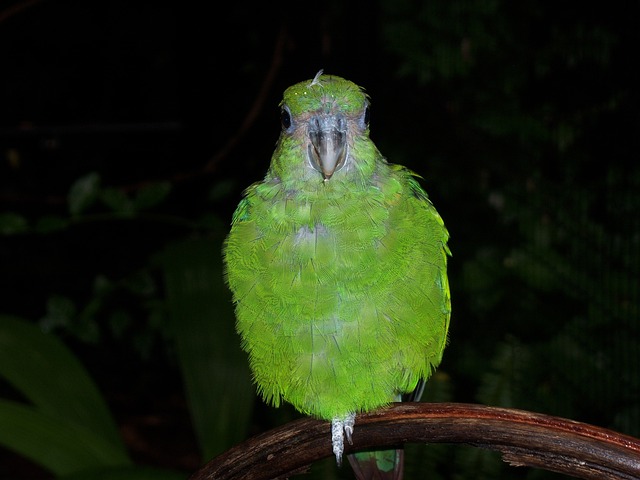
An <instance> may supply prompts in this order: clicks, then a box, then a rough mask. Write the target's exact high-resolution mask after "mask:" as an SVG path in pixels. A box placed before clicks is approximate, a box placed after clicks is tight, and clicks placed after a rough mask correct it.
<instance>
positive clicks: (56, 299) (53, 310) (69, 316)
mask: <svg viewBox="0 0 640 480" xmlns="http://www.w3.org/2000/svg"><path fill="white" fill-rule="evenodd" d="M77 314H78V310H77V308H76V306H75V304H74V303H73V301H72V300H71V299H70V298H68V297H65V296H62V295H51V296H50V297H49V298H48V299H47V313H46V314H45V316H44V317H43V318H42V319H41V320H40V322H39V324H40V327H41V328H42V330H44V331H45V332H52V331H54V330H55V329H56V328H59V327H64V328H69V327H70V326H71V324H72V323H73V322H74V319H75V318H76V315H77Z"/></svg>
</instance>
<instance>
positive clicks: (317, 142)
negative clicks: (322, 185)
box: [308, 115, 347, 180]
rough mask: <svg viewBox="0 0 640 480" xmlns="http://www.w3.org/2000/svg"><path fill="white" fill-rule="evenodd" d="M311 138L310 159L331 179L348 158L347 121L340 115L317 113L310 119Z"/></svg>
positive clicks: (317, 168)
mask: <svg viewBox="0 0 640 480" xmlns="http://www.w3.org/2000/svg"><path fill="white" fill-rule="evenodd" d="M309 140H310V141H311V142H310V143H309V147H308V155H309V161H310V163H311V165H312V166H313V168H315V169H316V170H317V171H319V172H320V173H322V176H323V177H324V179H325V180H329V179H330V178H331V176H332V175H333V174H334V173H335V172H336V171H338V170H340V168H342V166H343V165H344V162H345V160H346V158H347V122H346V121H345V119H344V118H343V117H342V116H339V115H316V116H314V117H312V118H311V119H310V120H309Z"/></svg>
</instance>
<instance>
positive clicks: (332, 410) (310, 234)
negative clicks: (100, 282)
mask: <svg viewBox="0 0 640 480" xmlns="http://www.w3.org/2000/svg"><path fill="white" fill-rule="evenodd" d="M280 108H281V124H282V131H281V134H280V138H279V140H278V142H277V145H276V149H275V152H274V154H273V157H272V159H271V165H270V167H269V170H268V171H267V174H266V177H265V178H264V180H262V181H261V182H257V183H254V184H253V185H251V186H250V187H249V188H248V189H247V190H246V191H245V192H244V198H243V199H242V201H241V202H240V204H239V205H238V207H237V209H236V211H235V213H234V215H233V220H232V225H231V230H230V233H229V235H228V237H227V239H226V242H225V246H224V252H223V254H224V259H225V266H226V277H227V281H228V284H229V287H230V289H231V291H232V293H233V300H234V302H235V308H236V317H237V322H236V328H237V331H238V333H239V335H240V337H241V341H242V347H243V349H244V350H246V352H247V353H248V356H249V362H250V366H251V370H252V372H253V376H254V381H255V383H256V384H257V389H258V392H259V394H260V395H261V396H262V398H263V400H264V401H265V402H267V403H269V404H272V405H273V406H276V407H277V406H279V405H280V404H281V403H282V402H283V401H286V402H289V403H290V404H292V405H293V406H294V407H295V408H296V409H297V410H298V411H300V412H302V413H303V414H306V415H311V416H313V417H316V418H320V419H324V420H327V421H330V422H331V441H332V446H333V453H334V454H335V457H336V460H337V462H338V464H340V463H341V460H342V455H343V450H344V441H345V438H346V440H347V441H349V442H351V437H352V435H353V431H354V423H355V416H356V414H357V413H359V412H367V411H370V410H373V409H376V408H378V407H381V406H384V405H388V404H389V403H391V402H393V401H396V400H399V399H400V395H402V394H406V393H410V392H416V391H417V392H418V395H419V393H420V392H421V389H420V385H421V382H422V381H424V380H426V379H427V378H429V376H430V375H431V373H432V371H433V370H434V369H435V367H437V366H438V364H439V363H440V361H441V359H442V353H443V350H444V348H445V344H446V342H447V331H448V327H449V317H450V312H451V307H450V298H449V285H448V280H447V273H446V269H447V256H448V255H449V254H450V253H449V249H448V247H447V240H448V233H447V230H446V228H445V226H444V223H443V221H442V218H441V217H440V215H439V214H438V213H437V212H436V210H435V208H434V207H433V205H432V203H431V202H430V200H429V198H428V197H427V194H426V193H425V191H424V190H423V189H422V188H421V187H420V185H419V184H418V181H417V177H416V175H415V174H414V173H412V172H411V171H409V170H407V169H406V168H404V167H402V166H398V165H393V164H390V163H388V162H387V161H386V160H385V158H384V157H383V156H382V154H381V153H380V152H379V151H378V149H377V148H376V146H375V145H374V143H373V142H372V141H371V139H370V138H369V108H370V107H369V98H368V96H367V95H366V94H365V93H364V91H363V89H362V88H360V87H359V86H357V85H356V84H354V83H352V82H350V81H348V80H345V79H343V78H340V77H337V76H333V75H323V74H322V71H320V72H318V74H317V75H316V76H315V78H313V79H312V80H307V81H304V82H301V83H298V84H296V85H293V86H291V87H289V88H288V89H287V90H286V91H285V92H284V97H283V100H282V102H281V104H280ZM390 452H391V456H389V455H388V454H387V456H386V457H384V456H375V454H374V453H373V452H370V453H364V454H363V453H360V454H357V456H353V455H350V456H349V460H350V461H351V463H352V465H354V466H355V469H356V473H357V474H358V472H357V468H358V466H357V464H360V465H361V466H362V468H361V470H369V469H370V468H369V466H367V465H366V463H367V462H369V463H371V464H372V465H371V468H377V469H379V470H383V471H385V472H396V473H395V475H396V476H393V475H392V476H389V477H376V478H400V477H399V476H397V475H401V473H398V472H401V470H402V465H401V460H402V458H401V455H400V454H399V453H398V452H395V451H390ZM360 474H361V475H364V476H366V475H368V474H366V473H362V472H361V473H360ZM360 478H363V477H360ZM369 478H374V477H371V476H370V477H369Z"/></svg>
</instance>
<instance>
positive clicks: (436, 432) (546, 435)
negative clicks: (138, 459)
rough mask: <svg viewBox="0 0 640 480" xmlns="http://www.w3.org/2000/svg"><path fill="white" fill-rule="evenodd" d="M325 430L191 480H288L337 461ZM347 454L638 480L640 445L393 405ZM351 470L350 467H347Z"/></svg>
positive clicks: (248, 450)
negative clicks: (472, 450) (447, 447)
mask: <svg viewBox="0 0 640 480" xmlns="http://www.w3.org/2000/svg"><path fill="white" fill-rule="evenodd" d="M329 431H330V427H329V423H328V422H322V421H319V420H314V419H310V418H305V419H301V420H296V421H294V422H290V423H288V424H287V425H284V426H282V427H279V428H276V429H273V430H271V431H268V432H265V433H263V434H261V435H257V436H255V437H253V438H250V439H249V440H247V441H246V442H243V443H241V444H239V445H237V446H235V447H233V448H231V449H230V450H228V451H227V452H225V453H223V454H222V455H220V456H218V457H216V458H214V459H213V460H211V461H210V462H209V463H208V464H206V465H205V466H204V467H202V468H201V469H200V470H199V471H197V472H196V473H195V474H194V475H193V476H192V477H191V480H205V479H216V480H224V479H234V480H240V479H246V480H248V479H251V480H260V479H263V480H267V479H275V478H286V477H288V476H291V475H293V474H295V473H302V472H304V471H306V470H307V469H308V467H309V466H310V465H311V463H313V462H315V461H317V460H320V459H322V458H325V457H329V456H331V455H332V452H331V435H330V433H329ZM353 441H354V445H353V446H348V447H347V448H346V449H345V452H346V453H352V452H354V451H358V450H366V449H370V448H379V447H391V446H398V445H402V444H404V443H453V444H467V445H474V446H477V447H481V448H486V449H490V450H496V451H499V452H501V453H502V456H503V459H504V460H505V461H506V462H508V463H510V464H511V465H514V466H530V467H535V468H542V469H546V470H551V471H555V472H560V473H564V474H567V475H570V476H574V477H578V478H586V479H626V480H631V479H636V480H638V479H640V439H637V438H634V437H630V436H627V435H622V434H620V433H617V432H615V431H612V430H607V429H605V428H600V427H596V426H593V425H588V424H585V423H580V422H575V421H573V420H567V419H564V418H559V417H553V416H549V415H542V414H538V413H532V412H527V411H523V410H515V409H508V408H496V407H487V406H482V405H474V404H459V403H396V404H393V405H392V406H390V407H388V408H384V409H380V410H378V411H375V412H371V413H367V414H362V415H358V416H357V417H356V428H355V432H354V435H353ZM343 468H348V467H343Z"/></svg>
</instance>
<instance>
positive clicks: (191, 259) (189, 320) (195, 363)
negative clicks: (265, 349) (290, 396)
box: [161, 238, 255, 459]
mask: <svg viewBox="0 0 640 480" xmlns="http://www.w3.org/2000/svg"><path fill="white" fill-rule="evenodd" d="M221 247H222V245H221V242H220V241H214V240H211V239H208V238H207V239H194V240H187V241H184V242H182V243H177V244H174V245H172V246H170V247H168V248H167V249H166V250H165V251H164V253H163V255H162V259H161V260H162V264H163V268H164V276H165V282H166V290H167V295H168V302H169V315H170V323H171V327H172V328H171V330H172V332H173V336H174V338H175V341H176V349H177V354H178V357H179V361H180V366H181V369H182V374H183V378H184V382H185V387H186V393H187V398H188V401H189V405H190V412H191V415H192V420H193V423H194V428H195V431H196V433H197V436H198V439H199V441H200V446H201V450H202V453H203V456H204V458H205V459H209V458H211V457H213V456H214V455H216V454H219V453H221V452H223V451H224V450H226V449H227V448H229V447H230V446H232V445H235V444H236V443H238V442H240V441H241V440H244V439H245V438H246V434H247V429H248V425H249V420H250V416H251V412H252V410H253V404H254V399H255V391H254V388H253V386H252V384H251V376H250V373H249V367H248V361H247V358H246V356H245V354H244V353H243V352H242V350H241V349H240V339H239V338H238V336H237V335H236V333H235V327H234V326H235V317H234V313H233V308H232V303H231V296H230V294H229V292H228V290H227V288H226V286H225V284H224V280H223V273H222V258H221Z"/></svg>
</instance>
